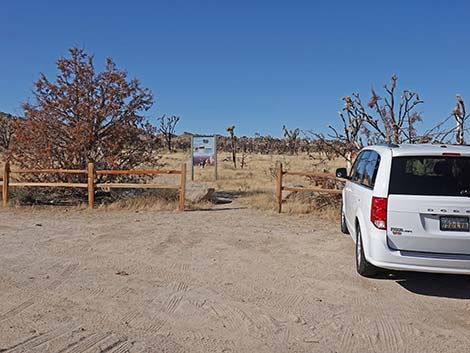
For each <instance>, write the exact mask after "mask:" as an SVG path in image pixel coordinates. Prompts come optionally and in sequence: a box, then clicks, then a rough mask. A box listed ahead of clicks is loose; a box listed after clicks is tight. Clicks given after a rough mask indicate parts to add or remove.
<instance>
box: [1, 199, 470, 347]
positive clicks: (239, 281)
mask: <svg viewBox="0 0 470 353" xmlns="http://www.w3.org/2000/svg"><path fill="white" fill-rule="evenodd" d="M337 228H338V227H337V225H336V224H328V223H326V222H325V221H321V220H319V219H316V218H315V217H313V216H288V215H281V216H278V215H276V214H270V213H262V212H257V211H252V210H246V209H238V208H237V207H236V206H235V205H224V206H220V207H219V208H218V209H216V210H211V211H192V212H185V213H177V212H160V213H150V212H138V213H136V212H132V211H99V210H98V211H93V212H89V211H86V210H83V211H80V210H72V211H69V212H65V211H64V210H60V211H58V210H53V211H51V210H50V209H49V210H28V209H20V210H18V209H17V210H0V264H1V267H0V268H1V272H0V352H61V353H80V352H86V353H88V352H114V353H117V352H119V353H123V352H322V353H323V352H385V353H388V352H427V353H429V352H466V351H468V350H469V347H470V315H469V304H470V300H469V299H470V281H469V279H467V278H468V277H457V276H455V277H454V276H442V275H429V274H428V275H425V274H405V275H403V274H401V275H395V276H393V277H388V278H384V279H378V280H368V279H364V278H360V277H359V276H358V275H357V274H356V273H355V269H354V265H353V264H354V250H353V248H354V247H353V242H352V240H351V239H350V238H348V237H346V236H344V235H342V234H340V233H339V232H338V229H337Z"/></svg>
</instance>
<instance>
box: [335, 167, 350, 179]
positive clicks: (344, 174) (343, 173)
mask: <svg viewBox="0 0 470 353" xmlns="http://www.w3.org/2000/svg"><path fill="white" fill-rule="evenodd" d="M335 174H336V177H337V178H342V179H349V177H348V170H347V169H346V168H338V169H336V173H335Z"/></svg>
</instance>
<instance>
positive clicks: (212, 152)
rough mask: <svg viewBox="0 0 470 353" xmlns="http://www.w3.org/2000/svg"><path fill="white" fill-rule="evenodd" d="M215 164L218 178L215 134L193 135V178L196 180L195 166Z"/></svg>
mask: <svg viewBox="0 0 470 353" xmlns="http://www.w3.org/2000/svg"><path fill="white" fill-rule="evenodd" d="M198 166H199V167H202V168H205V167H207V166H214V178H215V180H217V137H216V136H215V135H193V136H192V137H191V180H194V167H198Z"/></svg>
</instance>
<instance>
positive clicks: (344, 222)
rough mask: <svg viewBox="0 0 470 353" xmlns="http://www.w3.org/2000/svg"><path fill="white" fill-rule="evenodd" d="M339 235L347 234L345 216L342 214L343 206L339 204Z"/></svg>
mask: <svg viewBox="0 0 470 353" xmlns="http://www.w3.org/2000/svg"><path fill="white" fill-rule="evenodd" d="M341 233H343V234H349V229H348V225H347V223H346V216H345V214H344V210H343V205H342V204H341Z"/></svg>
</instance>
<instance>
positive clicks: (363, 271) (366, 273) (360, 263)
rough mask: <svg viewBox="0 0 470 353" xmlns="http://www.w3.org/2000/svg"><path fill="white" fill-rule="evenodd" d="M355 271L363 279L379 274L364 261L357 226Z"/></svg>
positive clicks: (360, 234)
mask: <svg viewBox="0 0 470 353" xmlns="http://www.w3.org/2000/svg"><path fill="white" fill-rule="evenodd" d="M356 270H357V273H359V274H360V275H361V276H363V277H375V276H376V275H377V274H378V273H379V269H378V268H377V267H375V266H374V265H372V264H371V263H370V262H369V261H367V260H366V257H365V255H364V246H363V243H362V232H361V228H360V227H359V226H357V229H356Z"/></svg>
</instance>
